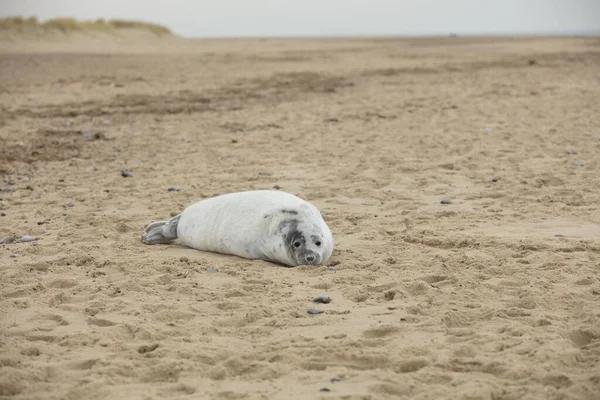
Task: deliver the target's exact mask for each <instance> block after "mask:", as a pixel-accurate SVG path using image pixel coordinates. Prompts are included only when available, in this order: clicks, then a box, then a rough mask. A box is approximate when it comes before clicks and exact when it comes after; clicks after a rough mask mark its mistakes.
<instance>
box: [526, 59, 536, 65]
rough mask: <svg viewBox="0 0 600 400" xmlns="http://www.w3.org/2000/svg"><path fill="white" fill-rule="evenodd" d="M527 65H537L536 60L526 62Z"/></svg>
mask: <svg viewBox="0 0 600 400" xmlns="http://www.w3.org/2000/svg"><path fill="white" fill-rule="evenodd" d="M527 64H529V65H535V64H537V61H536V60H529V61H528V62H527Z"/></svg>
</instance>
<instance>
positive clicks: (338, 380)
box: [330, 378, 342, 383]
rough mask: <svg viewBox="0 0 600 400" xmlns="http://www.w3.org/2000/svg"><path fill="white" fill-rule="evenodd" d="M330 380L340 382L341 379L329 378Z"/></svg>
mask: <svg viewBox="0 0 600 400" xmlns="http://www.w3.org/2000/svg"><path fill="white" fill-rule="evenodd" d="M330 381H331V383H336V382H341V381H342V380H341V379H340V378H331V379H330Z"/></svg>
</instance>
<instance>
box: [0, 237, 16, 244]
mask: <svg viewBox="0 0 600 400" xmlns="http://www.w3.org/2000/svg"><path fill="white" fill-rule="evenodd" d="M12 242H13V238H11V237H5V238H0V244H11V243H12Z"/></svg>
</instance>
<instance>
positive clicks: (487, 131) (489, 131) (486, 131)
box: [483, 128, 492, 133]
mask: <svg viewBox="0 0 600 400" xmlns="http://www.w3.org/2000/svg"><path fill="white" fill-rule="evenodd" d="M483 131H484V132H485V133H491V132H492V128H483Z"/></svg>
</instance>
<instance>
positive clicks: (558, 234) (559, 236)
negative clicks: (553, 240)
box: [554, 233, 565, 238]
mask: <svg viewBox="0 0 600 400" xmlns="http://www.w3.org/2000/svg"><path fill="white" fill-rule="evenodd" d="M554 237H557V238H561V237H565V235H561V234H560V233H557V234H556V235H554Z"/></svg>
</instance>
